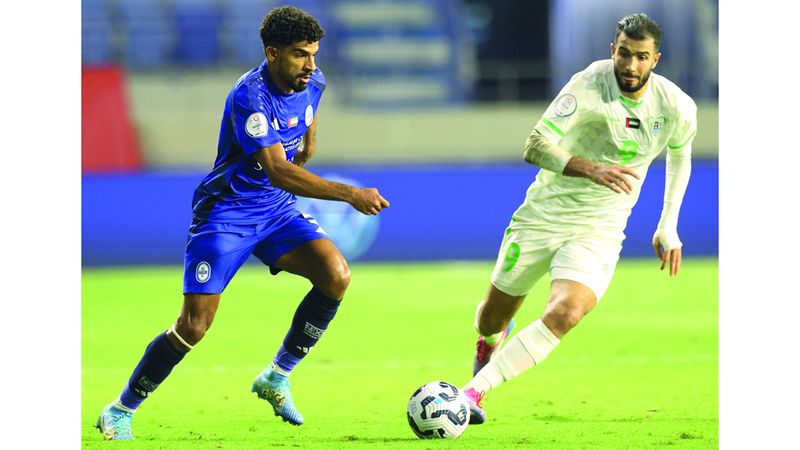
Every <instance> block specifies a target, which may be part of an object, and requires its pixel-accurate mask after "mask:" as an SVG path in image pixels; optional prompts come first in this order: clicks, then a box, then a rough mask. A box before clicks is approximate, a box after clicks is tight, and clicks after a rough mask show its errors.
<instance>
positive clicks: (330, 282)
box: [320, 261, 350, 300]
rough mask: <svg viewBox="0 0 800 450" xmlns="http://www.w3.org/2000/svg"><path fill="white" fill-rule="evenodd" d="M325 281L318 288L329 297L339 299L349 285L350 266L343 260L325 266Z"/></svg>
mask: <svg viewBox="0 0 800 450" xmlns="http://www.w3.org/2000/svg"><path fill="white" fill-rule="evenodd" d="M326 272H327V273H326V276H325V282H324V283H323V286H320V289H321V290H322V291H323V292H324V293H325V294H326V295H327V296H328V297H330V298H334V299H337V300H338V299H341V298H342V297H344V293H345V291H347V287H348V286H349V285H350V268H349V267H347V264H346V263H344V261H342V262H339V263H336V264H331V265H330V266H328V267H327V270H326Z"/></svg>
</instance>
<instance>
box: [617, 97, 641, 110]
mask: <svg viewBox="0 0 800 450" xmlns="http://www.w3.org/2000/svg"><path fill="white" fill-rule="evenodd" d="M619 99H620V100H621V101H622V103H624V104H625V105H626V106H630V107H631V108H635V107H637V106H639V105H641V104H642V102H643V101H644V100H640V101H638V102H637V101H634V100H631V99H629V98H628V97H625V96H624V95H620V96H619Z"/></svg>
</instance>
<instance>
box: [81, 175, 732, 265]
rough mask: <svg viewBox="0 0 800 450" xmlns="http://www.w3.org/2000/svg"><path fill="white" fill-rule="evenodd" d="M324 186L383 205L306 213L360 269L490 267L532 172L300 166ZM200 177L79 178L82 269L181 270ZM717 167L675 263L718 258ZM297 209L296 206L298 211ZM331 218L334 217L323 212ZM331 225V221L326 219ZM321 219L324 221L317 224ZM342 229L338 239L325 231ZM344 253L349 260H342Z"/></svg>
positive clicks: (694, 195) (642, 219)
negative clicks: (361, 189)
mask: <svg viewBox="0 0 800 450" xmlns="http://www.w3.org/2000/svg"><path fill="white" fill-rule="evenodd" d="M309 170H311V171H313V172H314V173H317V174H319V175H322V176H326V177H340V178H341V177H344V178H347V179H351V180H355V181H357V182H358V183H359V184H361V185H362V186H375V187H378V188H379V189H380V191H381V193H382V194H383V195H384V196H385V197H386V198H387V199H388V200H389V201H390V202H391V204H392V206H391V207H390V208H388V209H387V210H385V211H384V212H382V213H381V214H380V215H379V216H375V217H372V216H371V217H366V216H364V219H363V220H362V219H361V218H360V216H359V215H358V213H355V212H354V211H352V209H351V208H349V207H346V206H347V205H344V204H341V203H339V202H325V204H323V205H322V206H319V205H318V206H317V207H315V208H314V209H313V210H312V211H311V212H312V214H314V215H315V216H319V217H317V218H318V219H319V220H320V223H322V225H323V227H325V228H328V231H329V233H330V234H331V235H332V236H333V235H335V236H336V238H334V240H336V239H340V238H341V239H354V240H355V241H356V242H349V241H348V242H344V241H342V242H340V243H339V245H340V247H342V248H343V249H347V251H346V252H344V253H345V256H349V257H350V259H351V260H354V259H358V260H362V261H421V260H452V259H494V258H495V256H496V253H497V247H498V245H499V244H500V241H501V240H502V237H503V231H504V230H505V228H506V226H507V225H508V222H509V219H510V217H511V214H512V213H513V212H514V210H515V209H516V208H517V207H518V206H519V204H520V203H521V202H522V201H523V199H524V195H525V191H526V189H527V187H528V186H529V184H530V183H531V182H532V180H533V177H534V176H535V173H536V169H535V168H534V167H532V166H530V165H527V164H525V163H513V164H512V163H504V164H493V165H434V166H428V165H412V166H375V167H334V166H324V167H323V166H319V167H318V166H314V165H313V164H312V165H311V166H309ZM204 175H205V174H204V173H166V172H163V173H162V172H149V173H141V174H134V175H131V174H128V175H84V176H83V182H82V192H83V197H82V206H83V217H82V237H83V240H82V251H83V264H84V265H87V266H97V265H126V264H182V261H183V251H184V246H185V243H186V232H187V228H188V225H189V222H190V220H191V218H190V216H191V199H192V193H193V191H194V188H195V187H196V185H197V183H198V182H199V181H200V179H202V177H203V176H204ZM718 180H719V176H718V167H717V162H716V161H708V160H705V161H704V160H699V161H695V162H694V165H693V170H692V179H691V181H690V183H689V188H688V190H687V193H686V198H685V200H684V203H683V207H682V209H681V219H680V223H679V232H680V236H681V239H682V240H683V242H684V255H685V256H687V257H692V256H714V255H717V253H718V225H719V223H718V214H717V211H718ZM663 191H664V165H663V162H656V163H654V164H653V166H652V167H651V169H650V172H649V173H648V176H647V180H646V182H645V185H644V187H643V189H642V193H641V196H640V200H639V203H638V204H637V205H636V207H635V208H634V210H633V213H632V215H631V218H630V220H629V223H628V228H627V229H626V235H627V239H626V241H625V243H624V247H623V252H622V255H623V258H625V257H642V256H647V257H652V248H651V247H650V240H651V238H652V234H653V231H654V230H655V226H656V224H657V223H658V218H659V215H660V211H661V206H662V198H663ZM298 203H300V202H298ZM331 212H332V213H337V212H338V213H339V216H338V217H337V216H336V214H329V213H331ZM328 216H331V217H332V218H333V219H332V220H328V219H329V217H328ZM323 219H325V220H323ZM337 226H343V230H334V228H336V227H337ZM348 253H350V254H349V255H348Z"/></svg>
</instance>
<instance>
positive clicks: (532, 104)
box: [81, 0, 718, 277]
mask: <svg viewBox="0 0 800 450" xmlns="http://www.w3.org/2000/svg"><path fill="white" fill-rule="evenodd" d="M279 4H293V5H296V6H298V7H301V8H303V9H306V10H308V11H309V12H311V13H312V14H314V15H315V16H316V17H317V18H318V19H319V20H320V23H321V24H322V26H323V27H324V28H325V30H326V32H327V37H326V38H325V39H324V40H323V41H322V43H321V51H320V54H319V57H318V65H319V66H320V68H321V69H322V70H323V71H324V73H325V75H326V78H327V80H328V87H327V89H326V93H325V96H324V99H323V101H322V104H321V106H320V111H319V113H318V116H317V119H318V120H319V121H320V122H319V126H318V127H319V129H318V142H319V144H318V151H317V154H316V156H315V157H314V159H313V160H312V162H311V163H310V164H309V165H308V166H307V168H308V169H309V170H311V171H313V172H315V173H316V174H318V175H321V176H325V177H334V178H336V177H338V178H344V179H347V180H351V182H354V183H357V184H360V185H364V186H375V187H378V188H379V189H380V190H381V192H382V194H383V195H384V196H385V197H386V198H387V199H389V201H390V202H392V207H391V208H389V209H388V210H386V211H385V212H383V213H382V214H381V215H380V216H378V217H365V216H360V215H359V214H358V213H355V212H354V211H352V209H350V208H349V207H347V205H345V204H342V203H336V202H316V201H307V202H303V205H304V207H305V208H307V209H308V210H309V211H310V212H311V213H312V214H314V215H315V216H316V217H317V218H318V219H319V220H320V222H321V223H322V224H323V226H324V227H325V228H326V230H327V231H328V232H329V233H330V234H331V236H332V237H333V238H334V240H335V241H337V243H338V244H339V245H340V247H342V249H343V251H344V253H345V255H346V256H348V257H349V259H350V260H351V261H420V260H461V259H471V260H491V259H493V258H494V257H495V254H496V251H497V246H498V244H499V242H500V240H501V237H502V232H503V229H504V228H505V226H506V225H507V222H508V220H509V217H510V215H511V213H512V212H513V211H514V209H515V208H516V207H517V206H518V205H519V204H520V203H521V202H522V200H523V198H524V192H525V189H526V188H527V186H528V185H529V184H530V182H531V181H532V179H533V177H534V175H535V172H536V168H535V167H533V166H531V165H528V164H526V163H524V161H522V157H521V150H522V143H523V142H524V140H525V138H526V137H527V134H528V133H529V131H530V129H531V128H532V126H533V124H534V123H535V122H536V120H538V118H539V117H540V115H541V113H542V112H543V111H544V109H545V107H546V106H547V104H548V102H549V101H550V99H552V98H553V96H554V95H555V94H556V93H557V91H558V90H559V89H560V88H561V86H562V85H563V84H564V83H565V82H566V80H567V79H568V78H569V76H570V75H571V74H572V73H574V72H576V71H578V70H581V69H582V68H584V67H585V66H586V65H588V63H589V62H590V61H593V60H596V59H602V58H607V57H608V52H609V50H608V43H610V42H611V41H612V40H613V24H614V23H615V21H616V20H617V19H618V18H619V17H621V16H622V15H624V14H627V13H630V12H632V11H646V12H647V13H648V14H649V15H650V16H652V17H653V18H654V19H655V20H656V21H658V22H659V23H660V24H661V25H662V27H663V28H664V29H665V38H664V42H663V43H662V48H661V50H662V52H663V57H662V59H661V62H660V63H659V66H658V68H657V69H656V72H657V73H660V74H662V75H665V76H667V77H668V78H669V79H671V80H673V81H675V82H676V83H677V84H678V85H679V86H681V87H682V88H683V89H684V90H685V91H686V92H687V93H688V94H689V95H691V96H692V97H693V98H694V99H695V101H696V102H697V104H698V128H699V131H698V134H697V138H696V140H695V144H694V155H695V159H694V167H693V174H692V179H691V181H690V184H689V188H688V191H687V194H686V199H685V202H684V205H683V208H682V214H681V221H680V223H679V232H680V235H681V238H682V240H683V241H684V244H685V247H684V252H685V255H686V256H687V257H695V256H702V257H707V256H712V257H714V256H716V255H717V251H718V245H717V242H718V234H717V230H718V220H717V217H718V216H717V210H718V188H717V186H718V171H717V167H718V165H717V151H718V150H717V149H718V131H717V130H718V108H717V85H718V70H717V61H718V57H717V44H718V40H717V29H718V22H717V2H716V1H691V0H678V1H670V2H660V1H630V0H628V1H600V0H591V1H590V0H569V1H568V0H562V1H559V0H551V1H532V2H514V1H507V0H503V1H457V0H439V1H419V0H386V1H376V2H370V1H357V0H336V1H321V0H303V1H287V2H276V1H272V0H268V1H256V0H224V1H210V0H162V1H159V0H83V2H82V40H81V45H82V62H83V74H82V75H83V76H82V166H83V176H82V262H83V265H84V266H86V267H91V266H99V265H128V264H137V265H139V264H176V265H178V264H181V262H182V258H183V247H184V245H185V239H186V229H187V226H188V223H189V220H190V215H191V197H192V191H193V189H194V188H195V186H196V184H197V183H198V182H199V180H200V179H201V178H202V177H203V176H204V175H205V173H207V171H208V170H209V169H210V167H211V165H212V163H213V160H214V158H215V155H216V144H217V133H218V130H219V120H220V117H221V113H222V106H223V102H224V98H225V96H226V95H227V93H228V91H229V89H230V87H231V86H232V84H233V82H234V81H235V80H236V78H238V76H239V75H240V74H241V73H243V72H245V71H246V70H248V69H249V68H250V67H252V66H254V65H256V64H258V63H259V61H260V60H261V58H262V54H261V49H260V40H259V37H258V26H259V24H260V21H261V18H262V17H263V15H264V13H265V12H266V11H267V10H269V9H270V8H271V7H273V6H278V5H279ZM587 11H591V14H587ZM599 37H604V38H602V39H601V38H599ZM663 186H664V167H663V157H662V158H661V159H660V160H659V161H657V162H656V163H655V164H654V165H653V166H652V167H651V169H650V172H649V174H648V180H647V182H646V183H645V186H644V189H643V191H642V195H641V198H640V201H639V203H638V204H637V206H636V207H635V209H634V212H633V214H632V216H631V220H630V222H629V225H628V228H627V230H626V234H627V239H626V242H625V247H624V250H623V261H624V260H625V259H627V258H637V257H644V256H647V257H650V255H651V252H652V250H651V248H650V237H651V235H652V232H653V230H654V228H655V224H656V223H657V220H658V216H659V212H660V208H661V204H662V203H661V197H662V195H663ZM487 277H488V274H487Z"/></svg>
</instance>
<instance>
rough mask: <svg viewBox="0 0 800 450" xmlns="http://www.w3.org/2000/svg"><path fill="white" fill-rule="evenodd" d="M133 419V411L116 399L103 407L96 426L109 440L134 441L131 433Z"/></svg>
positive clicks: (104, 437)
mask: <svg viewBox="0 0 800 450" xmlns="http://www.w3.org/2000/svg"><path fill="white" fill-rule="evenodd" d="M132 420H133V411H130V410H128V409H127V408H125V407H123V406H121V405H119V404H118V402H116V401H114V402H112V403H110V404H108V405H107V406H106V407H105V408H103V411H102V412H101V413H100V417H98V418H97V424H96V425H95V426H96V427H97V429H98V430H100V432H101V433H103V439H105V440H107V441H132V440H133V439H134V438H133V434H132V433H131V421H132Z"/></svg>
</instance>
